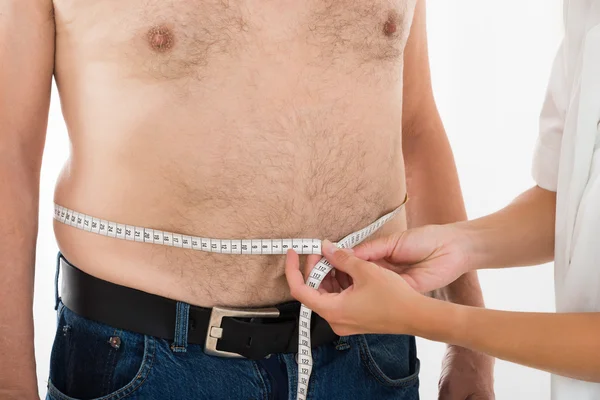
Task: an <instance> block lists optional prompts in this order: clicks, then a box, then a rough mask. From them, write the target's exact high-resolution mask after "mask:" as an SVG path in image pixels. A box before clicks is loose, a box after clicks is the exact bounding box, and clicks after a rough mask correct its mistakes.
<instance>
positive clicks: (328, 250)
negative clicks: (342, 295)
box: [322, 240, 371, 279]
mask: <svg viewBox="0 0 600 400" xmlns="http://www.w3.org/2000/svg"><path fill="white" fill-rule="evenodd" d="M322 249H323V255H324V256H325V258H326V259H327V261H329V263H330V264H331V265H332V266H333V267H334V268H335V269H337V270H339V271H342V272H345V273H346V274H348V275H349V276H350V277H351V278H353V279H354V278H355V277H356V276H358V275H360V274H361V271H362V270H364V268H365V267H369V266H370V265H371V264H370V263H368V262H366V261H364V260H361V259H359V258H356V257H355V256H354V255H353V254H352V252H349V251H344V250H342V249H339V248H337V247H336V246H335V245H334V244H333V243H331V242H330V241H328V240H324V241H323V243H322Z"/></svg>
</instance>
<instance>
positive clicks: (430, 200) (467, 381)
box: [402, 0, 493, 400]
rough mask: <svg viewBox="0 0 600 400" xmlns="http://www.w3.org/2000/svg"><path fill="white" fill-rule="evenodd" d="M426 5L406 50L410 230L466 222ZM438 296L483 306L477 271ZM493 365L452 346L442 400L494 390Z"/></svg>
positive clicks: (405, 131)
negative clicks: (437, 89) (440, 106)
mask: <svg viewBox="0 0 600 400" xmlns="http://www.w3.org/2000/svg"><path fill="white" fill-rule="evenodd" d="M425 19H426V18H425V1H424V0H421V1H418V3H417V8H416V10H415V17H414V21H413V25H412V28H411V33H410V37H409V40H408V43H407V45H406V49H405V57H404V59H405V63H404V99H403V119H402V132H403V133H402V134H403V140H402V143H403V153H404V159H405V165H406V178H407V191H408V195H409V197H410V199H411V200H410V201H409V202H408V203H407V218H408V227H409V228H414V227H418V226H423V225H428V224H444V223H450V222H455V221H462V220H465V219H466V217H467V216H466V212H465V207H464V203H463V198H462V193H461V190H460V184H459V181H458V174H457V171H456V166H455V164H454V157H453V154H452V150H451V149H450V145H449V143H448V139H447V137H446V132H445V131H444V126H443V124H442V121H441V119H440V116H439V113H438V110H437V107H436V104H435V100H434V97H433V91H432V87H431V78H430V72H429V56H428V52H427V32H426V26H425ZM434 296H435V297H438V298H442V299H444V300H447V301H452V302H455V303H460V304H466V305H472V306H477V307H483V306H484V302H483V296H482V294H481V288H480V286H479V280H478V278H477V274H476V273H475V272H473V273H468V274H465V275H463V276H462V277H460V278H459V279H457V280H456V281H455V282H453V283H452V284H450V285H449V286H447V287H445V288H443V289H440V290H437V291H435V292H434ZM492 381H493V360H492V359H491V358H489V357H486V356H483V355H481V354H477V353H473V352H471V351H468V350H466V349H462V348H459V347H455V346H449V348H448V351H447V353H446V357H445V359H444V363H443V369H442V376H441V379H440V398H441V399H452V400H454V399H460V400H464V399H465V398H467V397H469V396H470V395H471V394H473V393H475V392H477V393H479V394H483V393H485V396H486V397H483V396H482V398H489V397H491V396H492V395H491V394H490V392H491V391H493V383H492Z"/></svg>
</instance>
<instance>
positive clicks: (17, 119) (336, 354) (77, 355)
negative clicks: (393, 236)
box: [0, 0, 493, 400]
mask: <svg viewBox="0 0 600 400" xmlns="http://www.w3.org/2000/svg"><path fill="white" fill-rule="evenodd" d="M53 75H54V77H55V78H56V82H57V84H58V88H59V91H60V96H61V101H62V109H63V113H64V117H65V120H66V123H67V126H68V130H69V135H70V139H71V143H72V147H71V157H70V159H69V160H68V162H67V164H66V165H65V167H64V169H63V172H62V174H61V176H60V179H59V182H58V185H57V188H56V196H55V201H56V203H57V204H59V205H61V206H64V207H68V208H70V209H72V210H76V211H79V212H82V213H85V214H88V215H92V216H96V217H99V218H102V219H106V220H109V221H116V222H119V223H123V224H130V225H135V226H141V227H151V228H155V229H159V230H162V231H170V232H179V233H184V234H189V235H195V236H199V237H207V238H282V237H289V238H307V237H308V238H321V239H323V238H329V239H331V240H339V239H340V238H341V237H343V236H345V235H346V234H348V233H350V232H353V231H356V230H357V229H360V228H362V227H364V226H366V225H368V224H369V223H370V222H372V221H373V220H374V219H376V218H377V217H378V216H380V215H383V214H384V213H386V212H388V211H390V210H392V209H394V208H395V207H397V206H398V205H400V203H401V202H402V200H403V198H404V196H405V194H406V192H407V191H408V193H409V194H410V197H411V201H410V202H409V205H408V207H407V209H406V210H407V211H406V212H403V213H401V214H400V215H399V216H397V217H396V218H394V220H392V221H391V222H389V223H388V224H387V225H386V226H385V227H384V228H383V229H382V230H381V232H380V233H381V234H385V233H386V232H392V231H398V230H404V229H406V227H407V226H418V225H423V224H429V223H445V222H450V221H454V220H458V219H463V218H465V213H464V207H463V203H462V198H461V194H460V190H459V185H458V180H457V176H456V171H455V167H454V164H453V159H452V154H451V150H450V148H449V146H448V143H447V140H446V137H445V133H444V131H443V127H442V124H441V122H440V119H439V116H438V113H437V110H436V107H435V103H434V100H433V96H432V91H431V84H430V78H429V66H428V56H427V45H426V29H425V4H424V0H419V1H417V0H385V1H384V0H369V1H366V0H365V1H357V0H353V1H331V0H309V1H286V0H279V1H252V0H244V1H229V0H202V1H184V0H174V1H170V2H163V1H158V0H156V1H155V0H143V1H142V0H131V1H127V2H123V1H116V0H104V1H95V2H86V1H74V0H55V1H54V4H52V3H51V1H50V0H0V87H1V88H2V90H1V91H0V182H1V186H0V204H2V212H1V214H0V235H1V236H2V237H3V238H4V239H3V240H2V241H1V242H0V254H2V255H3V260H4V262H3V263H2V264H0V276H1V279H0V282H1V283H2V285H1V287H2V290H1V291H0V304H2V307H1V310H0V398H1V399H3V400H4V399H19V400H24V399H25V400H27V399H36V398H37V396H38V394H37V388H36V375H35V361H34V350H33V321H32V286H33V285H32V283H33V274H34V259H35V258H34V254H35V241H36V231H37V218H36V216H37V208H38V186H39V172H40V164H41V156H42V149H43V147H44V132H45V130H46V122H47V112H48V104H49V97H50V96H49V93H50V85H51V79H52V76H53ZM403 76H404V79H403ZM405 165H406V169H405ZM55 233H56V238H57V241H58V244H59V248H60V251H61V253H62V255H63V256H64V258H61V260H60V262H59V264H60V265H61V267H62V272H61V273H62V274H63V276H64V279H65V281H63V290H62V300H61V301H59V302H58V303H59V304H58V310H59V324H58V330H57V335H56V339H55V343H54V347H53V353H52V361H51V368H50V377H49V392H48V393H49V397H48V398H50V399H52V400H61V399H67V398H69V399H71V398H81V399H90V398H98V397H102V396H106V397H102V398H103V399H116V398H131V399H133V398H135V399H160V400H167V399H188V398H190V399H191V398H202V399H242V398H244V399H248V398H252V399H258V398H260V399H262V398H265V399H266V398H291V397H293V396H294V393H295V390H296V378H297V376H296V368H297V365H296V362H295V357H294V356H295V354H294V353H295V351H294V349H295V343H297V339H296V335H297V327H295V328H289V326H292V327H294V324H296V322H295V321H297V317H298V307H297V304H296V303H289V301H290V300H291V297H290V294H289V290H288V286H287V283H286V280H285V277H284V257H282V256H274V255H271V256H261V255H230V254H213V253H206V252H202V251H195V250H193V249H185V248H175V247H166V246H161V245H155V244H148V243H138V242H135V241H126V240H118V239H116V238H110V237H104V236H101V235H96V234H94V233H90V232H85V231H84V230H80V229H76V228H74V227H71V226H67V225H65V224H61V223H60V222H57V221H55ZM92 276H93V277H96V278H97V279H96V278H93V277H92ZM134 289H137V290H134ZM150 294H152V295H150ZM440 295H442V296H444V297H445V298H446V299H448V300H450V301H455V302H460V303H464V304H472V305H476V306H481V305H482V298H481V293H480V289H479V286H478V283H477V278H476V276H474V275H469V276H466V277H465V278H463V279H461V280H460V281H457V282H456V283H455V284H453V285H452V286H450V287H448V288H447V289H445V290H444V291H443V292H441V293H440ZM169 299H173V300H176V301H173V300H169ZM189 305H191V307H190V306H189ZM213 306H228V307H233V308H247V307H275V308H276V309H277V311H276V313H279V314H280V317H278V318H273V317H272V316H271V317H269V316H268V315H267V314H265V315H260V317H262V318H255V319H253V320H239V319H234V318H231V316H226V318H224V319H223V325H222V327H223V331H222V335H223V338H224V339H222V340H219V341H218V342H219V343H218V345H217V346H216V349H215V348H213V349H205V343H204V339H205V336H206V334H205V333H206V329H207V326H206V321H205V320H204V319H203V318H204V317H205V316H206V315H211V314H210V313H211V307H213ZM73 308H76V309H77V310H78V312H77V313H76V312H74V311H73ZM79 311H80V312H79ZM80 314H81V315H80ZM82 315H83V316H85V317H86V318H83V317H82ZM117 320H118V321H120V322H119V325H118V324H114V325H111V322H112V321H117ZM320 321H321V323H320V324H319V322H318V321H313V324H314V325H315V329H316V328H317V326H319V325H320V330H321V331H320V333H319V332H317V331H314V332H313V341H314V342H315V343H316V344H315V347H314V348H313V355H314V369H313V374H312V378H311V381H310V389H309V398H313V399H325V398H327V399H338V398H340V399H342V398H343V399H348V398H361V399H363V398H377V399H387V398H394V399H416V398H418V379H417V373H418V360H417V359H416V352H415V345H414V338H412V337H405V336H355V337H354V336H353V337H349V338H347V337H343V338H337V337H335V338H332V337H331V336H330V334H331V331H330V330H328V329H327V328H328V327H327V326H326V325H323V323H322V320H320ZM290 324H291V325H290ZM228 326H229V327H230V328H229V329H228ZM231 326H234V327H235V328H231ZM130 328H131V329H130ZM288 328H289V329H288ZM294 329H296V330H294ZM132 331H136V332H137V333H133V332H132ZM156 332H163V333H164V334H155V333H156ZM198 332H204V334H199V333H198ZM253 332H254V336H252V335H253ZM273 332H276V335H275V336H272V333H273ZM236 335H237V336H236ZM269 335H271V336H269ZM282 341H283V343H278V342H282ZM319 342H320V343H319ZM215 350H217V351H228V352H234V353H238V354H243V355H245V358H238V359H231V358H225V357H221V356H220V355H222V354H217V355H216V356H215V355H214V352H215ZM207 352H208V353H211V354H212V355H208V354H207ZM270 354H273V355H272V356H269V355H270ZM492 369H493V367H492V361H491V360H490V359H489V358H486V357H483V356H481V355H479V354H476V353H472V352H470V351H467V350H464V349H460V348H455V347H449V349H448V353H447V357H446V358H445V365H444V369H443V376H442V378H441V382H440V388H441V391H440V393H441V398H442V399H445V400H466V399H491V398H493V391H492ZM288 392H289V393H290V394H288ZM65 396H68V397H65Z"/></svg>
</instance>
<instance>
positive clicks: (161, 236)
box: [54, 197, 408, 400]
mask: <svg viewBox="0 0 600 400" xmlns="http://www.w3.org/2000/svg"><path fill="white" fill-rule="evenodd" d="M407 200H408V197H405V198H404V201H403V202H402V204H401V205H400V206H399V207H398V208H396V209H395V210H394V211H392V212H390V213H389V214H386V215H384V216H383V217H381V218H379V219H378V220H376V221H375V222H373V223H372V224H370V225H369V226H367V227H366V228H363V229H361V230H359V231H356V232H354V233H351V234H350V235H348V236H346V237H344V238H343V239H342V240H340V241H339V242H337V243H335V245H336V246H337V247H339V248H352V247H354V246H356V245H358V244H359V243H361V242H362V241H364V240H365V239H366V238H368V237H369V236H371V235H372V234H373V233H375V231H377V230H378V229H379V228H381V227H382V226H383V225H384V224H385V223H387V222H388V221H389V220H391V219H392V218H394V217H395V216H396V215H397V214H398V213H399V212H400V211H401V210H402V208H403V207H404V205H405V204H406V201H407ZM54 219H56V220H57V221H59V222H61V223H63V224H66V225H69V226H72V227H74V228H78V229H81V230H84V231H87V232H91V233H96V234H99V235H103V236H108V237H113V238H116V239H123V240H130V241H134V242H144V243H152V244H160V245H164V246H172V247H181V248H184V249H192V250H199V251H206V252H211V253H221V254H261V255H264V254H280V255H281V254H287V252H288V250H289V249H292V250H294V251H295V252H296V253H298V254H319V255H320V254H322V252H321V240H320V239H212V238H202V237H196V236H189V235H183V234H179V233H173V232H166V231H161V230H158V229H149V228H143V227H139V226H133V225H125V224H119V223H117V222H112V221H107V220H104V219H101V218H96V217H92V216H90V215H87V214H83V213H80V212H77V211H74V210H70V209H68V208H66V207H62V206H60V205H58V204H55V205H54ZM332 269H333V267H332V266H331V264H330V263H329V262H328V261H327V260H326V259H325V258H321V260H320V261H319V262H318V263H317V264H316V265H315V266H314V267H313V269H312V271H311V272H310V275H309V277H308V279H307V281H306V284H307V285H308V286H310V287H312V288H314V289H318V288H319V286H320V285H321V282H322V281H323V279H324V278H325V276H326V275H327V274H328V273H329V272H330V271H331V270H332ZM311 315H312V310H310V309H309V308H308V307H306V306H305V305H304V304H302V305H301V307H300V318H299V323H298V388H297V392H296V399H297V400H306V396H307V394H308V382H309V380H310V374H311V372H312V363H313V360H312V353H311V349H312V347H311V341H310V320H311Z"/></svg>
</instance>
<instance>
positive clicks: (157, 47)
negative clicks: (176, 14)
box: [146, 26, 174, 53]
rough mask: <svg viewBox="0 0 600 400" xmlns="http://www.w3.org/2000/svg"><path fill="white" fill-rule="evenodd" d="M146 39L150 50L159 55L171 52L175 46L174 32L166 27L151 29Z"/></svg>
mask: <svg viewBox="0 0 600 400" xmlns="http://www.w3.org/2000/svg"><path fill="white" fill-rule="evenodd" d="M146 37H147V39H148V43H149V44H150V48H151V49H152V50H154V51H156V52H159V53H164V52H166V51H168V50H171V48H172V47H173V44H174V37H173V32H172V31H171V30H170V29H169V28H167V27H166V26H154V27H152V28H150V30H148V33H147V35H146Z"/></svg>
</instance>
